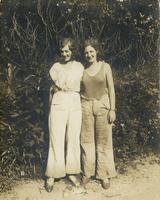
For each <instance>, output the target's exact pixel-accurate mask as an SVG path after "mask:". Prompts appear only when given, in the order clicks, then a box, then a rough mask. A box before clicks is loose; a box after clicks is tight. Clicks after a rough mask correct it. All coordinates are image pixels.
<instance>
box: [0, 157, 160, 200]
mask: <svg viewBox="0 0 160 200" xmlns="http://www.w3.org/2000/svg"><path fill="white" fill-rule="evenodd" d="M43 185H44V183H43V181H42V180H39V181H25V182H24V181H21V182H20V184H18V185H17V186H16V187H15V188H14V189H13V190H12V191H10V192H8V193H3V194H1V195H0V200H105V199H106V200H160V164H158V162H155V160H154V161H153V159H152V160H150V159H146V160H144V161H143V162H139V161H135V162H134V168H133V165H132V167H130V168H128V172H127V173H126V174H125V175H118V177H116V178H114V179H113V180H112V181H111V188H110V189H108V190H104V189H102V188H101V185H100V184H99V182H98V181H94V180H92V181H91V183H89V184H88V185H87V188H79V189H74V188H73V187H72V186H71V185H70V183H69V182H67V180H65V179H64V180H60V181H58V182H56V183H55V187H54V190H53V191H52V192H51V193H47V192H46V191H45V189H44V187H43Z"/></svg>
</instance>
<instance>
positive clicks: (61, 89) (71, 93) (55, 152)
mask: <svg viewBox="0 0 160 200" xmlns="http://www.w3.org/2000/svg"><path fill="white" fill-rule="evenodd" d="M60 50H61V57H62V60H61V61H60V62H56V63H55V64H54V65H53V66H52V67H51V69H50V72H49V73H50V76H51V79H52V80H53V86H52V90H53V96H52V98H51V103H50V111H49V152H48V160H47V167H46V172H45V175H46V176H47V180H46V185H45V186H46V190H47V191H48V192H51V191H52V189H53V185H54V180H55V178H61V177H65V176H66V175H68V178H69V179H70V180H71V181H72V183H73V184H74V185H75V186H78V181H77V179H76V176H75V175H76V174H79V173H80V139H79V137H80V129H81V117H82V113H81V102H80V95H79V91H80V82H81V78H82V75H83V66H82V64H81V63H80V62H77V61H75V58H74V54H75V51H76V48H75V42H74V40H73V39H71V38H64V39H63V40H62V41H61V43H60Z"/></svg>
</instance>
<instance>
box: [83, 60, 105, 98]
mask: <svg viewBox="0 0 160 200" xmlns="http://www.w3.org/2000/svg"><path fill="white" fill-rule="evenodd" d="M104 68H105V64H104V62H102V64H101V67H100V70H99V71H98V72H97V73H96V74H95V75H94V76H91V75H89V74H88V73H87V72H86V70H84V73H83V78H82V85H81V86H82V88H81V90H82V91H81V94H82V96H84V97H86V98H94V99H97V100H99V99H101V98H102V96H103V95H105V94H107V93H108V92H107V91H108V86H107V80H106V76H105V69H104Z"/></svg>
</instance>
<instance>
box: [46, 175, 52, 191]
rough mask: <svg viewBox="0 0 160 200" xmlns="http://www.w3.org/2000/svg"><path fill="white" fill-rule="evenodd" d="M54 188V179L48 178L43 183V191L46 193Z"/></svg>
mask: <svg viewBox="0 0 160 200" xmlns="http://www.w3.org/2000/svg"><path fill="white" fill-rule="evenodd" d="M53 186H54V178H48V179H47V180H46V183H45V189H46V191H47V192H52V190H53Z"/></svg>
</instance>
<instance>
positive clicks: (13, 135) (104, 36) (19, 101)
mask: <svg viewBox="0 0 160 200" xmlns="http://www.w3.org/2000/svg"><path fill="white" fill-rule="evenodd" d="M0 6H1V8H2V9H1V10H0V11H1V13H0V18H1V25H3V29H1V51H0V57H1V63H0V69H1V72H0V102H1V108H0V170H1V171H0V174H1V175H2V176H1V177H0V185H1V186H0V190H1V191H4V190H5V189H8V187H9V186H10V184H9V182H11V181H8V180H15V179H17V178H20V177H29V176H31V177H39V176H41V177H42V176H43V174H44V168H45V161H46V156H47V149H48V130H47V115H48V90H49V87H50V84H51V83H50V79H49V77H48V70H49V68H50V66H51V64H52V63H53V62H54V60H56V56H57V49H58V41H59V39H60V38H61V37H62V36H72V37H73V38H75V39H76V40H77V42H78V43H79V45H80V44H81V43H82V41H83V40H84V39H85V38H87V37H89V36H94V37H96V38H98V39H99V40H101V42H102V44H103V51H104V59H105V60H107V61H108V62H109V63H111V65H112V68H113V72H114V73H113V74H114V79H115V87H116V96H117V120H116V123H115V127H114V150H115V156H116V162H117V166H118V165H119V163H120V162H121V161H122V162H124V161H126V160H128V159H129V158H131V157H132V156H133V157H134V156H135V155H137V154H139V153H140V152H142V151H144V148H145V147H147V146H152V147H153V146H157V147H158V145H160V143H159V142H158V141H159V140H160V136H159V131H158V130H159V124H158V119H159V116H158V105H159V99H158V62H157V56H158V55H157V54H158V52H157V46H158V45H157V44H158V2H157V1H156V0H152V1H150V0H139V1H138V0H134V1H132V0H128V1H127V0H126V1H125V0H124V1H118V0H117V1H116V0H108V1H104V0H99V1H98V3H97V1H96V0H93V1H91V2H90V1H84V0H81V1H76V0H66V1H61V0H60V1H56V0H55V1H50V0H46V1H43V0H34V1H33V0H28V1H22V0H5V1H1V5H0ZM78 59H81V57H80V54H79V56H78ZM159 148H160V147H159Z"/></svg>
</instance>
